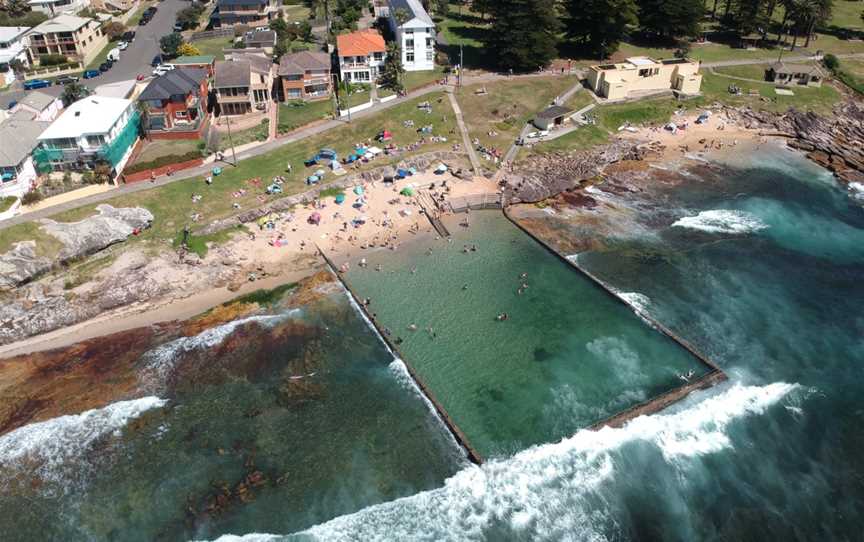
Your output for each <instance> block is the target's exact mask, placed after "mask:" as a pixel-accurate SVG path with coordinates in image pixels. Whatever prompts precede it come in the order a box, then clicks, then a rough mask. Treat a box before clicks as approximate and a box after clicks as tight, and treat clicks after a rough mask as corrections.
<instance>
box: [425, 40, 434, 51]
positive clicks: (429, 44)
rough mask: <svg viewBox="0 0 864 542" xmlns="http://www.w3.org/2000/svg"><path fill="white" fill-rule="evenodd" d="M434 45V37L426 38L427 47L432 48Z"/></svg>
mask: <svg viewBox="0 0 864 542" xmlns="http://www.w3.org/2000/svg"><path fill="white" fill-rule="evenodd" d="M432 46H433V44H432V38H426V48H427V49H431V48H432Z"/></svg>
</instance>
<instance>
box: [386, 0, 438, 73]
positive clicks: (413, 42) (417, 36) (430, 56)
mask: <svg viewBox="0 0 864 542" xmlns="http://www.w3.org/2000/svg"><path fill="white" fill-rule="evenodd" d="M388 2H389V10H388V16H387V20H388V21H389V23H390V29H391V30H392V31H393V34H394V35H395V36H396V43H398V44H399V49H400V50H401V51H402V67H403V68H405V71H407V72H416V71H424V70H434V69H435V23H434V22H432V17H430V16H429V14H428V13H426V10H425V9H423V5H422V4H421V3H420V0H388ZM400 16H402V17H404V19H405V20H404V22H403V23H402V24H399V21H398V18H399V17H400Z"/></svg>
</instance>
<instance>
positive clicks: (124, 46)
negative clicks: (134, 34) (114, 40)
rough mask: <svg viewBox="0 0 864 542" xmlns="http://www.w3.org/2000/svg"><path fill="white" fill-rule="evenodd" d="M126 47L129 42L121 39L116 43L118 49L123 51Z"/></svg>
mask: <svg viewBox="0 0 864 542" xmlns="http://www.w3.org/2000/svg"><path fill="white" fill-rule="evenodd" d="M127 47H129V43H128V42H125V41H121V42H120V43H118V44H117V48H118V49H120V50H121V51H125V50H126V48H127Z"/></svg>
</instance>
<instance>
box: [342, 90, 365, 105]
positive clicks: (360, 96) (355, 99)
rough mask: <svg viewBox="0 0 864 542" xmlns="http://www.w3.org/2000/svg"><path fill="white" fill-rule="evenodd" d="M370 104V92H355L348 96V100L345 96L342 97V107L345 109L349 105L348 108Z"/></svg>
mask: <svg viewBox="0 0 864 542" xmlns="http://www.w3.org/2000/svg"><path fill="white" fill-rule="evenodd" d="M368 102H369V91H368V90H361V91H360V92H355V93H353V94H351V95H350V96H348V98H347V99H346V98H345V97H344V95H343V96H342V107H343V108H344V107H345V104H346V103H347V105H348V107H357V106H358V105H362V104H365V103H368Z"/></svg>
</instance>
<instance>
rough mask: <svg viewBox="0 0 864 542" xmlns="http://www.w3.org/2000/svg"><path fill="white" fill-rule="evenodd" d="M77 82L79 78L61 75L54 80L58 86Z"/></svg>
mask: <svg viewBox="0 0 864 542" xmlns="http://www.w3.org/2000/svg"><path fill="white" fill-rule="evenodd" d="M76 81H78V78H77V77H75V76H74V75H61V76H60V77H58V78H57V79H55V80H54V82H55V83H57V84H58V85H68V84H69V83H75V82H76Z"/></svg>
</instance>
